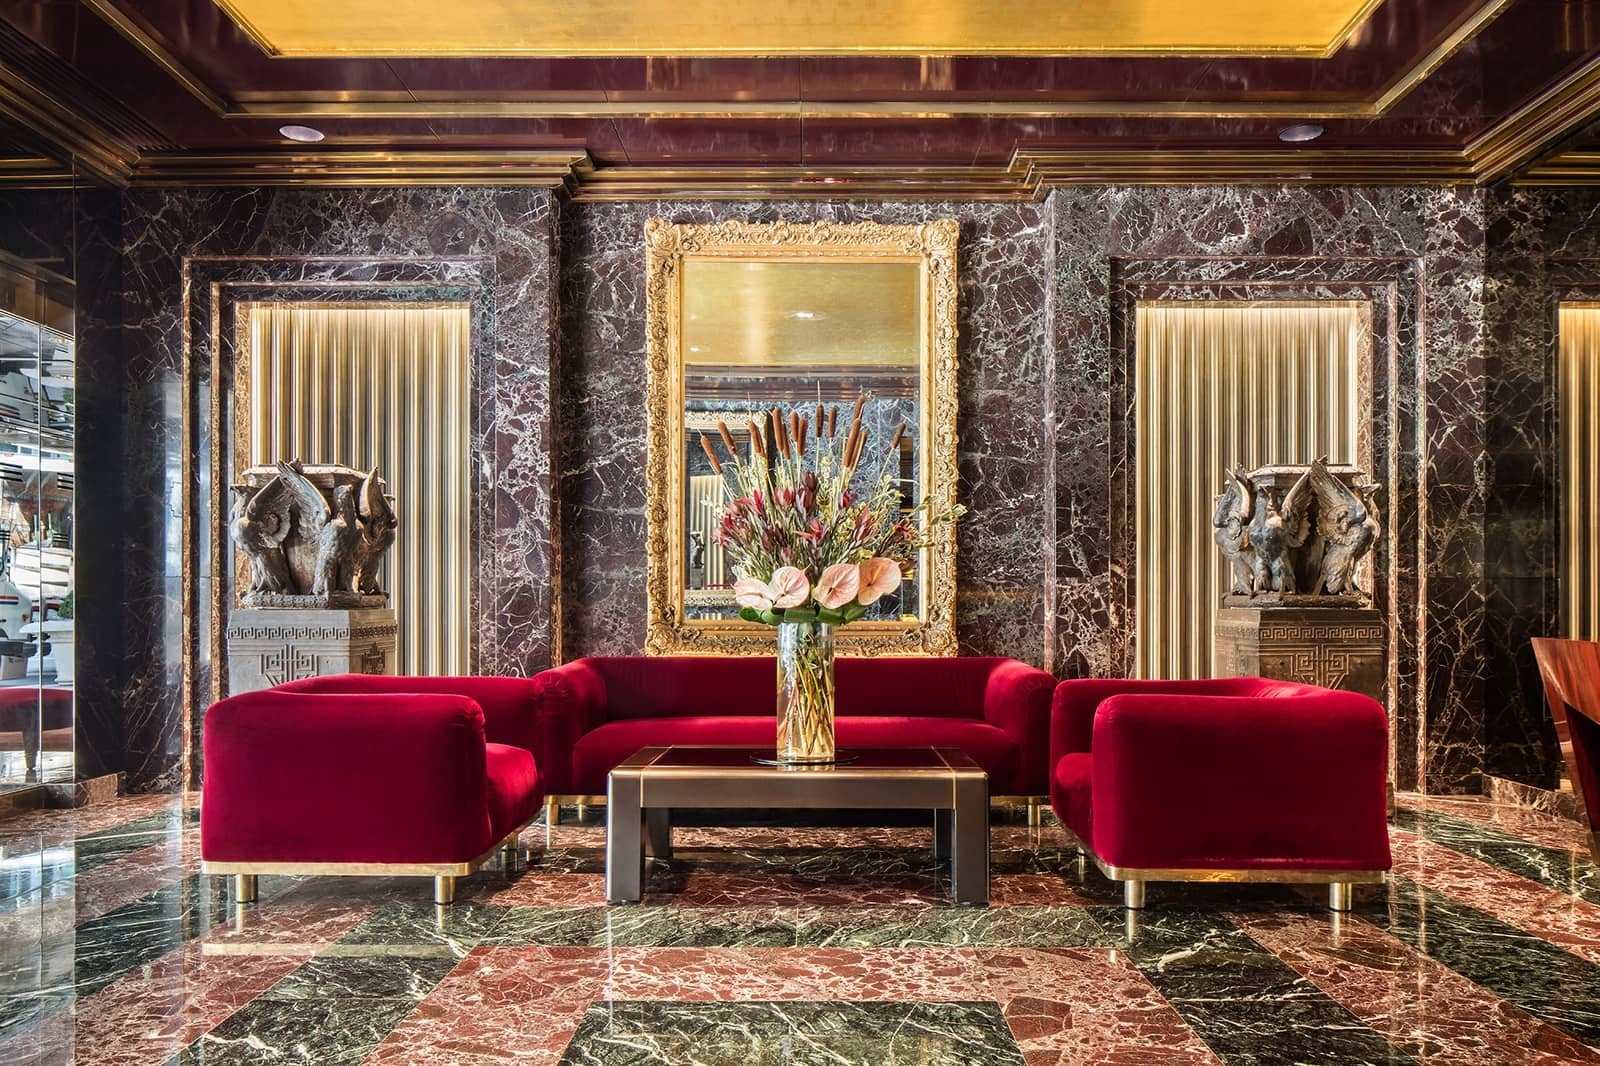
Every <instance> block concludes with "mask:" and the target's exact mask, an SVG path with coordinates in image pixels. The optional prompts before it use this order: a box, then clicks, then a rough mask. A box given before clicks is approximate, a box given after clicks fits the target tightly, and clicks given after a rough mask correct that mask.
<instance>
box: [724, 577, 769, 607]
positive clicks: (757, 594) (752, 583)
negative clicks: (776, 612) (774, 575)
mask: <svg viewBox="0 0 1600 1066" xmlns="http://www.w3.org/2000/svg"><path fill="white" fill-rule="evenodd" d="M733 602H734V603H737V604H738V605H739V606H740V607H753V608H755V609H756V610H758V611H770V610H772V590H771V589H769V588H767V583H766V582H765V581H757V580H756V579H755V578H753V577H741V578H740V579H739V580H738V581H735V582H734V583H733Z"/></svg>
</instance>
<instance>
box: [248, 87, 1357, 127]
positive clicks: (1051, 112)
mask: <svg viewBox="0 0 1600 1066" xmlns="http://www.w3.org/2000/svg"><path fill="white" fill-rule="evenodd" d="M1377 114H1378V112H1377V111H1376V110H1374V109H1373V107H1372V105H1371V104H1370V103H1367V102H1364V101H1360V100H1350V101H1340V100H1333V101H1295V100H1271V101H1261V102H1246V101H1230V100H1039V99H1024V100H935V99H928V100H916V99H911V100H661V101H652V100H596V99H577V98H573V97H571V96H556V95H552V96H549V97H540V98H528V99H495V100H481V99H462V98H452V97H448V96H435V97H430V98H429V99H424V100H418V99H416V98H414V97H411V96H409V95H407V96H405V97H403V98H401V97H396V96H395V95H394V94H390V93H383V94H381V95H362V94H353V95H352V96H349V97H344V98H341V99H338V100H325V99H315V98H307V97H296V96H288V95H279V94H274V95H271V96H268V95H266V94H252V95H249V96H241V97H240V98H239V99H238V101H237V102H236V103H235V105H234V109H233V110H232V111H230V112H229V113H228V116H227V117H229V118H251V119H277V120H287V119H296V120H309V121H315V120H317V119H330V118H338V119H361V120H368V121H371V120H375V119H406V118H409V119H430V118H455V119H459V118H478V119H508V120H509V119H595V118H628V119H652V120H662V119H666V120H670V119H693V120H710V119H751V120H785V119H806V118H814V119H893V120H901V121H906V120H917V121H926V120H936V119H954V118H971V117H980V118H1041V119H1052V118H1279V119H1288V118H1292V119H1297V120H1298V119H1307V118H1326V119H1352V118H1355V119H1359V118H1374V117H1376V116H1377Z"/></svg>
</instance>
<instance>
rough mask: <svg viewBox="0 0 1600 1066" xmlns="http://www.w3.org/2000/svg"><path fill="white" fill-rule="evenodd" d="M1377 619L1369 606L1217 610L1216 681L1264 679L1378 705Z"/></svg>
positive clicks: (1380, 645)
mask: <svg viewBox="0 0 1600 1066" xmlns="http://www.w3.org/2000/svg"><path fill="white" fill-rule="evenodd" d="M1386 644H1387V642H1386V640H1385V638H1384V632H1383V615H1382V614H1381V613H1380V612H1379V611H1377V610H1375V609H1373V608H1371V607H1298V606H1284V607H1265V608H1245V607H1221V608H1218V610H1217V622H1216V654H1215V659H1214V661H1213V663H1212V667H1213V670H1212V672H1213V673H1214V674H1215V675H1216V676H1217V677H1270V678H1274V679H1276V680H1282V681H1301V682H1304V683H1305V684H1308V685H1321V686H1323V687H1325V688H1339V689H1348V690H1350V691H1352V692H1360V693H1363V694H1364V695H1368V696H1371V697H1372V698H1373V699H1375V700H1378V701H1379V702H1383V699H1384V691H1383V682H1384V673H1385V667H1384V649H1385V646H1386Z"/></svg>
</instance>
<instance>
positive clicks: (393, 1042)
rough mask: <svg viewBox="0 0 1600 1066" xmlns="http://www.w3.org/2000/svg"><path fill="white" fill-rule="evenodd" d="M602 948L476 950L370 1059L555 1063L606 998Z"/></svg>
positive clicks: (436, 1065) (427, 1065) (432, 1063)
mask: <svg viewBox="0 0 1600 1066" xmlns="http://www.w3.org/2000/svg"><path fill="white" fill-rule="evenodd" d="M605 969H606V960H605V957H604V952H602V951H600V950H598V949H595V948H538V947H527V948H475V949H473V950H472V951H471V952H469V953H468V954H467V955H466V957H465V958H463V959H462V960H461V962H460V963H459V964H458V965H457V966H456V968H455V969H454V970H452V971H451V972H450V973H449V974H448V975H447V976H446V977H445V979H444V980H443V981H441V982H440V983H439V984H438V986H437V987H436V988H434V990H433V991H432V992H430V993H429V994H428V995H427V996H426V997H424V998H423V1000H422V1001H421V1002H420V1003H419V1004H417V1006H416V1009H414V1010H413V1011H412V1012H411V1013H410V1014H408V1015H407V1016H406V1017H405V1019H404V1020H402V1021H401V1023H400V1024H399V1025H398V1026H396V1027H395V1029H394V1031H393V1032H392V1033H390V1034H389V1035H388V1036H387V1037H386V1038H384V1040H383V1042H382V1043H381V1044H379V1045H378V1047H377V1048H375V1049H374V1050H373V1051H372V1053H371V1054H370V1055H368V1056H367V1059H366V1061H367V1062H369V1063H394V1064H403V1066H455V1064H460V1066H477V1064H480V1063H481V1064H488V1063H497V1062H508V1061H514V1062H519V1063H554V1062H557V1061H558V1060H559V1059H560V1057H561V1052H562V1051H563V1050H564V1049H565V1048H566V1046H567V1043H568V1042H569V1041H570V1040H571V1039H572V1034H573V1032H574V1031H576V1029H577V1027H578V1022H579V1021H580V1020H581V1019H582V1017H583V1013H584V1011H585V1010H586V1009H588V1006H589V1004H590V1003H591V1002H593V1001H594V1000H595V999H597V998H601V996H602V992H601V989H602V988H603V987H604V975H605Z"/></svg>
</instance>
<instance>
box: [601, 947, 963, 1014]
mask: <svg viewBox="0 0 1600 1066" xmlns="http://www.w3.org/2000/svg"><path fill="white" fill-rule="evenodd" d="M981 979H982V973H981V970H980V969H979V967H978V963H977V953H976V951H975V950H974V949H971V948H612V949H610V950H609V951H607V953H606V980H605V988H606V993H605V994H606V997H607V998H610V999H665V1000H700V1001H719V1000H720V1001H727V1000H886V1001H913V1000H925V1001H932V1000H966V999H973V998H978V999H983V998H986V996H985V995H984V994H983V991H982V984H981Z"/></svg>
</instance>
